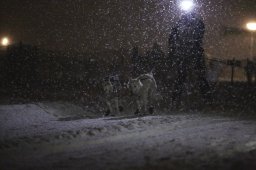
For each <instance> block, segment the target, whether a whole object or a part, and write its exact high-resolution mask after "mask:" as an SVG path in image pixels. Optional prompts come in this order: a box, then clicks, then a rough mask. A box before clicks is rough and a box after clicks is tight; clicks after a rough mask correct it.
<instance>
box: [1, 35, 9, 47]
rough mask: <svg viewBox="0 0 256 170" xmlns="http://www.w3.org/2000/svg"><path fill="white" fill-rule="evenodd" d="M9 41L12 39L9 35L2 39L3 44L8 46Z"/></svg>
mask: <svg viewBox="0 0 256 170" xmlns="http://www.w3.org/2000/svg"><path fill="white" fill-rule="evenodd" d="M9 43H10V41H9V39H8V38H7V37H4V38H2V41H1V44H2V46H8V45H9Z"/></svg>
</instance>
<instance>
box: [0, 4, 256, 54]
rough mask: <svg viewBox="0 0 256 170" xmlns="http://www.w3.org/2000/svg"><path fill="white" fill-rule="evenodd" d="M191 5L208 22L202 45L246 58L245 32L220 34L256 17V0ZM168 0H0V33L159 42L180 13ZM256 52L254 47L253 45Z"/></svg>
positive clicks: (34, 38) (91, 45)
mask: <svg viewBox="0 0 256 170" xmlns="http://www.w3.org/2000/svg"><path fill="white" fill-rule="evenodd" d="M196 3H197V7H196V9H195V11H196V12H197V13H199V14H200V15H201V16H202V18H203V20H204V22H205V24H206V36H205V49H206V52H207V54H208V55H209V56H211V57H218V58H221V57H225V58H227V57H229V58H230V57H236V58H246V57H247V56H248V55H249V42H250V41H249V39H250V36H249V35H232V36H223V29H222V26H233V27H244V26H245V24H246V22H248V21H250V20H253V19H254V17H255V20H256V1H252V0H198V1H197V2H196ZM177 4H178V1H169V0H168V1H167V0H151V1H146V0H136V1H133V0H104V1H103V0H1V1H0V36H1V37H3V36H9V37H10V38H11V39H12V42H19V41H23V42H25V43H28V44H33V45H37V46H40V47H43V48H50V49H57V50H63V51H65V50H71V51H73V50H76V51H81V52H88V51H90V52H91V51H97V50H102V49H105V48H107V49H118V48H129V49H130V48H131V47H132V46H134V45H137V46H139V47H140V50H141V52H145V51H146V50H147V49H149V48H150V47H151V46H152V44H153V43H154V42H158V43H159V44H160V45H161V46H162V47H163V50H165V51H166V50H167V48H166V47H167V41H168V34H169V33H170V30H171V28H172V26H173V24H174V23H175V21H176V20H177V18H178V17H179V16H180V15H181V11H180V10H179V9H178V5H177ZM255 52H256V50H255Z"/></svg>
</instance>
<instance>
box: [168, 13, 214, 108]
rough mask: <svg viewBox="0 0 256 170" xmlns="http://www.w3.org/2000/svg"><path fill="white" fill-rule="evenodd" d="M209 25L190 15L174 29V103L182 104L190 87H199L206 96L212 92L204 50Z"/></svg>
mask: <svg viewBox="0 0 256 170" xmlns="http://www.w3.org/2000/svg"><path fill="white" fill-rule="evenodd" d="M204 32H205V26H204V23H203V21H202V19H201V18H200V17H199V16H197V15H196V14H195V13H187V14H184V15H182V16H181V18H180V20H179V21H178V22H177V23H176V26H175V27H173V29H172V32H171V34H170V38H169V45H170V46H169V50H170V57H171V61H172V66H173V68H174V70H175V81H174V87H173V90H172V91H173V96H172V100H173V101H174V103H176V105H179V104H180V101H181V99H180V98H181V94H182V93H183V92H185V86H186V84H189V85H190V86H191V87H193V88H196V87H198V88H199V90H200V92H201V94H202V95H203V96H204V97H205V96H206V94H207V93H208V91H209V85H208V82H207V80H206V65H205V57H204V49H203V37H204Z"/></svg>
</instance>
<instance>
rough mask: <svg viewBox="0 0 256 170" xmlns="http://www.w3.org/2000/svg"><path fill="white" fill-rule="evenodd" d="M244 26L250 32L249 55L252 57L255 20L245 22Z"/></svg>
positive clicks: (255, 28) (255, 29)
mask: <svg viewBox="0 0 256 170" xmlns="http://www.w3.org/2000/svg"><path fill="white" fill-rule="evenodd" d="M246 27H247V29H248V30H249V31H250V32H251V47H250V57H251V59H253V46H254V32H255V31H256V22H249V23H247V24H246Z"/></svg>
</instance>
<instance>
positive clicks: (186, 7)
mask: <svg viewBox="0 0 256 170" xmlns="http://www.w3.org/2000/svg"><path fill="white" fill-rule="evenodd" d="M179 6H180V8H181V10H183V11H187V12H188V11H191V10H192V9H193V7H194V2H193V1H191V0H184V1H182V2H181V3H180V5H179Z"/></svg>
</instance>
